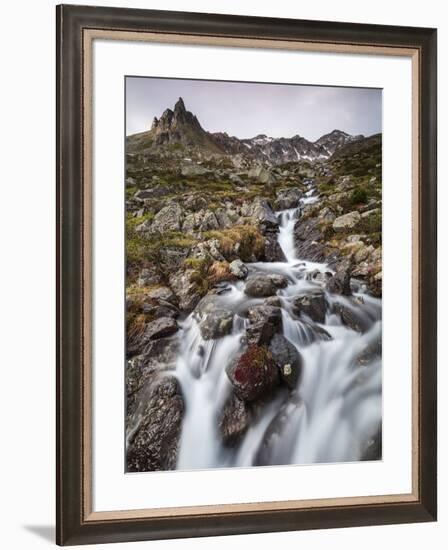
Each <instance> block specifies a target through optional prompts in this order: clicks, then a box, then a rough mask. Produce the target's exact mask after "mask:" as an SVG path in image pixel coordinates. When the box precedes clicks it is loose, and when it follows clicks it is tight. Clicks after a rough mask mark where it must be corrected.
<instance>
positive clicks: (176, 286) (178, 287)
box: [169, 269, 202, 312]
mask: <svg viewBox="0 0 448 550" xmlns="http://www.w3.org/2000/svg"><path fill="white" fill-rule="evenodd" d="M195 276H196V272H195V271H194V270H191V269H189V270H187V271H180V272H179V273H173V274H172V275H170V278H169V282H170V286H171V288H172V289H173V291H174V293H175V294H176V296H177V298H178V300H179V309H181V310H182V311H186V312H190V311H192V310H193V309H194V308H195V307H196V305H197V304H198V302H199V300H200V299H201V297H202V295H201V294H200V292H199V291H198V286H197V284H196V280H195Z"/></svg>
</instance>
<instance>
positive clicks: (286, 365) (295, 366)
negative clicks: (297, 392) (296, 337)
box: [269, 334, 303, 389]
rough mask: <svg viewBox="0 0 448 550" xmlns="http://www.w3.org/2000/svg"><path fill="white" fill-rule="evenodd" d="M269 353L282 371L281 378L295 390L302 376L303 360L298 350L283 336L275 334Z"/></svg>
mask: <svg viewBox="0 0 448 550" xmlns="http://www.w3.org/2000/svg"><path fill="white" fill-rule="evenodd" d="M269 351H270V352H271V354H272V357H273V358H274V361H275V362H276V363H277V366H278V368H279V370H280V378H281V379H282V380H283V381H284V382H285V384H286V385H287V386H288V387H289V388H291V389H294V388H295V387H297V382H298V380H299V378H300V376H301V374H302V365H303V360H302V356H301V355H300V353H299V352H298V350H297V348H296V347H295V346H294V345H293V344H292V343H291V342H290V341H289V340H288V339H287V338H285V337H284V336H283V335H282V334H274V336H273V338H272V340H271V343H270V344H269Z"/></svg>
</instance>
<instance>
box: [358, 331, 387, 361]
mask: <svg viewBox="0 0 448 550" xmlns="http://www.w3.org/2000/svg"><path fill="white" fill-rule="evenodd" d="M382 351H383V346H382V340H381V338H377V339H375V340H374V341H373V342H371V343H370V344H368V345H367V346H366V347H365V348H364V349H363V350H362V352H361V353H360V354H358V356H357V357H356V359H355V364H356V365H357V366H359V367H363V366H366V365H369V364H370V363H372V361H375V360H378V359H381V354H382Z"/></svg>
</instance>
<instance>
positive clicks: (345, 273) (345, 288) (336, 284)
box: [325, 269, 352, 296]
mask: <svg viewBox="0 0 448 550" xmlns="http://www.w3.org/2000/svg"><path fill="white" fill-rule="evenodd" d="M350 281H351V270H350V269H341V270H339V271H337V272H336V273H335V274H334V275H332V276H330V277H328V278H327V280H326V284H325V287H326V289H327V290H328V292H331V293H332V294H341V295H342V296H350V295H351V293H352V291H351V288H350Z"/></svg>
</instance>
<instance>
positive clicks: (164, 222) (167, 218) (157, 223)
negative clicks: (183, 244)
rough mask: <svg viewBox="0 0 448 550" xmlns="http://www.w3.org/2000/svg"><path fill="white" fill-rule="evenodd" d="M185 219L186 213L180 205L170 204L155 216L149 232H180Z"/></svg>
mask: <svg viewBox="0 0 448 550" xmlns="http://www.w3.org/2000/svg"><path fill="white" fill-rule="evenodd" d="M183 218H184V211H183V209H182V207H181V206H180V205H179V204H177V203H171V204H168V205H166V206H165V207H164V208H162V209H161V210H159V212H157V214H156V215H155V216H154V219H153V221H152V224H151V226H150V228H149V232H150V233H164V232H165V231H180V230H181V227H182V222H183Z"/></svg>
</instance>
